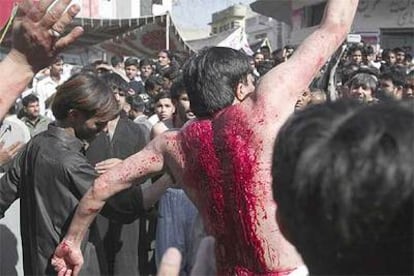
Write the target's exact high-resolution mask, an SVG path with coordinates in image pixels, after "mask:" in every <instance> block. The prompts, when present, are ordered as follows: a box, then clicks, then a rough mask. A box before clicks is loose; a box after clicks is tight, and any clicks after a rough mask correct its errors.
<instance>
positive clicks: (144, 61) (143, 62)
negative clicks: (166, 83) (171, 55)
mask: <svg viewBox="0 0 414 276" xmlns="http://www.w3.org/2000/svg"><path fill="white" fill-rule="evenodd" d="M147 65H150V66H154V62H153V61H152V60H151V59H149V58H144V59H141V61H140V62H139V67H140V68H141V67H143V66H147Z"/></svg>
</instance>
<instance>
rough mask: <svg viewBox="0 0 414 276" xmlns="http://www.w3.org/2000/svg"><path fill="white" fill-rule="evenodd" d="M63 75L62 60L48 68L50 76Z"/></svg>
mask: <svg viewBox="0 0 414 276" xmlns="http://www.w3.org/2000/svg"><path fill="white" fill-rule="evenodd" d="M62 74H63V60H58V61H56V62H55V63H53V64H52V65H51V66H50V76H52V77H60V75H62Z"/></svg>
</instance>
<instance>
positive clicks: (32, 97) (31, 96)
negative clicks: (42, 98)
mask: <svg viewBox="0 0 414 276" xmlns="http://www.w3.org/2000/svg"><path fill="white" fill-rule="evenodd" d="M35 102H39V98H38V97H37V96H36V95H34V94H29V95H27V96H26V97H24V98H23V100H22V104H23V106H24V107H27V106H28V105H29V104H31V103H35Z"/></svg>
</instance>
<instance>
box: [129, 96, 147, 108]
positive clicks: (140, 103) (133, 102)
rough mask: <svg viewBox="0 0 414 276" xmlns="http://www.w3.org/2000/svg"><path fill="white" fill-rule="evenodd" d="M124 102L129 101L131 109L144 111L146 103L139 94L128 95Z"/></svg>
mask: <svg viewBox="0 0 414 276" xmlns="http://www.w3.org/2000/svg"><path fill="white" fill-rule="evenodd" d="M126 102H127V103H129V105H130V106H131V109H132V110H135V111H140V112H144V111H145V107H146V103H145V101H144V100H143V99H142V97H141V95H128V97H127V98H126Z"/></svg>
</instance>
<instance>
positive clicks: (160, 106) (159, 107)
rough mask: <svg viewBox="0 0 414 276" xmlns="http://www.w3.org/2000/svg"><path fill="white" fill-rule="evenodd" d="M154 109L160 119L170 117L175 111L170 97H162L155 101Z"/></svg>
mask: <svg viewBox="0 0 414 276" xmlns="http://www.w3.org/2000/svg"><path fill="white" fill-rule="evenodd" d="M154 111H155V113H156V114H157V116H158V118H159V119H160V121H164V120H167V119H170V118H172V115H173V114H174V112H175V107H174V105H173V103H172V101H171V99H170V98H164V99H160V100H158V102H156V103H155V106H154Z"/></svg>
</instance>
